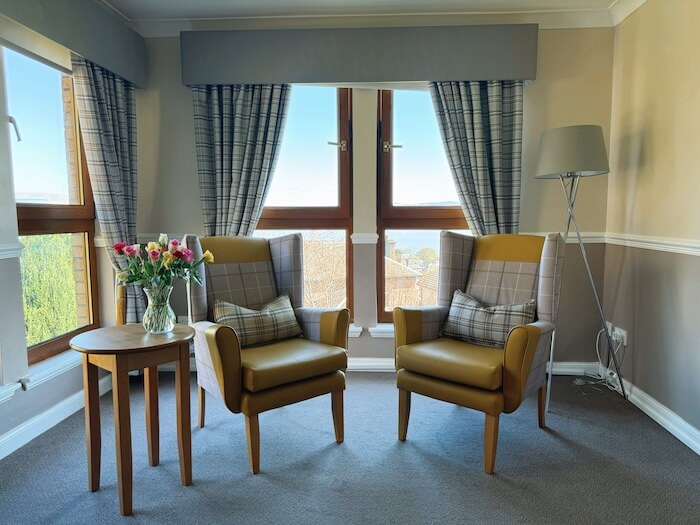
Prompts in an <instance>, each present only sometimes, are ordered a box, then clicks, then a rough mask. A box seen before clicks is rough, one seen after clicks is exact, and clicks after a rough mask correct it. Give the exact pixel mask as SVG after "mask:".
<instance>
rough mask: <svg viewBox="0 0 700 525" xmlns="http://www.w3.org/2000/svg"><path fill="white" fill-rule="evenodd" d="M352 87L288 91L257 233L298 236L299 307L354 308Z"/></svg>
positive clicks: (313, 87)
mask: <svg viewBox="0 0 700 525" xmlns="http://www.w3.org/2000/svg"><path fill="white" fill-rule="evenodd" d="M350 117H351V97H350V90H349V89H336V88H332V87H320V86H296V85H295V86H292V90H291V95H290V100H289V108H288V113H287V120H286V124H285V130H284V134H283V136H282V144H281V145H280V153H279V158H278V160H277V165H276V167H275V172H274V175H273V179H272V184H271V187H270V190H269V193H268V196H267V200H266V201H265V209H264V210H263V213H262V217H261V219H260V222H259V223H258V229H257V231H256V232H255V235H258V236H261V237H274V236H278V235H284V234H286V233H291V232H301V233H302V236H303V238H304V288H305V290H304V304H305V305H306V306H317V307H337V306H343V307H348V308H350V309H351V310H352V267H351V249H352V246H351V244H350V228H351V227H352V209H351V199H350V193H351V192H350V188H351V181H350V158H351V150H352V145H351V140H350Z"/></svg>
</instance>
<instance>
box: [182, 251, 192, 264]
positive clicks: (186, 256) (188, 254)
mask: <svg viewBox="0 0 700 525" xmlns="http://www.w3.org/2000/svg"><path fill="white" fill-rule="evenodd" d="M192 255H193V254H192V250H190V249H189V248H183V249H182V260H183V261H185V262H187V263H191V262H192V261H194V257H193V256H192Z"/></svg>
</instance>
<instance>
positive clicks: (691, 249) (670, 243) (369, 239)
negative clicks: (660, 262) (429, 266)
mask: <svg viewBox="0 0 700 525" xmlns="http://www.w3.org/2000/svg"><path fill="white" fill-rule="evenodd" d="M521 233H522V234H528V235H546V234H547V233H549V232H521ZM158 235H159V234H157V233H139V234H138V236H137V238H138V242H140V243H142V244H144V243H147V242H149V241H153V240H156V239H158ZM168 237H169V238H171V239H179V238H180V236H179V235H178V234H170V233H169V234H168ZM581 238H582V239H583V242H584V243H586V244H613V245H616V246H627V247H629V248H641V249H644V250H655V251H660V252H668V253H678V254H681V255H694V256H700V239H697V240H696V239H682V238H678V237H653V236H650V235H634V234H630V233H605V232H582V233H581ZM350 239H351V241H352V243H353V244H377V242H378V241H379V235H377V234H376V233H361V232H358V233H353V234H352V235H350ZM567 242H568V243H576V237H575V236H573V235H571V234H570V235H569V239H568V241H567ZM95 246H96V247H97V248H109V246H108V244H107V239H106V238H105V237H104V236H102V235H98V236H96V237H95ZM22 249H23V246H22V244H21V243H19V242H17V243H0V259H7V258H10V257H19V256H20V255H21V253H22Z"/></svg>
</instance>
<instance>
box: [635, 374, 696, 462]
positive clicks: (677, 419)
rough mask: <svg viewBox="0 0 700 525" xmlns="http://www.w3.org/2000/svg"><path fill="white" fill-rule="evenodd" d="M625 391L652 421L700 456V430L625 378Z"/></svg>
mask: <svg viewBox="0 0 700 525" xmlns="http://www.w3.org/2000/svg"><path fill="white" fill-rule="evenodd" d="M622 381H623V382H624V383H625V391H626V392H627V399H629V401H630V402H631V403H632V404H633V405H634V406H636V407H637V408H638V409H639V410H641V411H642V412H644V413H645V414H646V415H647V416H649V417H650V418H651V419H653V420H654V421H656V422H657V423H658V424H659V425H661V426H662V427H663V428H665V429H666V430H668V431H669V432H670V433H671V434H673V435H674V436H675V437H676V438H677V439H678V440H679V441H680V442H681V443H683V444H684V445H686V446H687V447H688V448H689V449H690V450H692V451H693V452H695V453H696V454H697V455H699V456H700V429H697V428H695V427H694V426H693V425H691V424H690V423H688V422H687V421H686V420H685V419H683V418H682V417H681V416H679V415H678V414H676V413H675V412H674V411H673V410H671V409H670V408H668V407H667V406H665V405H662V404H661V403H659V402H658V401H657V400H656V399H654V398H653V397H651V396H650V395H649V394H647V393H646V392H644V390H642V389H641V388H637V387H636V386H634V385H633V384H632V383H630V382H629V381H627V380H626V379H625V378H624V377H623V378H622Z"/></svg>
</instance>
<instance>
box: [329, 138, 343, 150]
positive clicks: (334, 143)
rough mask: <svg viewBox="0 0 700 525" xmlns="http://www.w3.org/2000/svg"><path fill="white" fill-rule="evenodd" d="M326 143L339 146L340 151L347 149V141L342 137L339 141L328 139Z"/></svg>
mask: <svg viewBox="0 0 700 525" xmlns="http://www.w3.org/2000/svg"><path fill="white" fill-rule="evenodd" d="M328 144H329V145H330V146H338V147H339V148H340V151H347V150H348V141H347V140H345V139H343V140H341V141H340V142H331V141H328Z"/></svg>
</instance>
